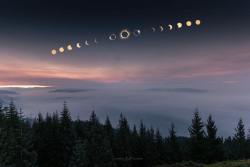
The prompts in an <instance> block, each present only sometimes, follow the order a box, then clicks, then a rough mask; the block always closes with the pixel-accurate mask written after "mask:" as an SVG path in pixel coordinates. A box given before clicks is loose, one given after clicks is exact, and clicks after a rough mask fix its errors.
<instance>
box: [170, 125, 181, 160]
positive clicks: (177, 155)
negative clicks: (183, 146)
mask: <svg viewBox="0 0 250 167" xmlns="http://www.w3.org/2000/svg"><path fill="white" fill-rule="evenodd" d="M168 144H169V153H170V154H169V155H170V163H175V162H180V161H181V159H182V155H181V150H180V146H179V143H178V141H177V136H176V131H175V126H174V124H173V123H171V127H170V129H169V138H168Z"/></svg>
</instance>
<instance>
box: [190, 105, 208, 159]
mask: <svg viewBox="0 0 250 167" xmlns="http://www.w3.org/2000/svg"><path fill="white" fill-rule="evenodd" d="M203 127H204V125H203V123H202V120H201V117H200V114H199V111H198V109H196V110H195V112H194V117H193V119H192V125H191V126H190V127H189V129H188V130H189V134H190V142H191V143H190V147H191V148H190V149H191V150H190V153H191V159H192V160H194V161H198V162H201V161H204V159H205V156H204V154H205V132H204V130H203Z"/></svg>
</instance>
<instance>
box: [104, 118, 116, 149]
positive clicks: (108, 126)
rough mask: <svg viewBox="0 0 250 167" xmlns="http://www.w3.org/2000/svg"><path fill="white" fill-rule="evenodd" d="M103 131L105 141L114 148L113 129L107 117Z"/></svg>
mask: <svg viewBox="0 0 250 167" xmlns="http://www.w3.org/2000/svg"><path fill="white" fill-rule="evenodd" d="M104 128H105V131H106V133H107V139H108V140H109V141H110V145H111V148H112V149H113V147H114V129H113V127H112V124H111V122H110V120H109V117H108V116H107V118H106V120H105V124H104Z"/></svg>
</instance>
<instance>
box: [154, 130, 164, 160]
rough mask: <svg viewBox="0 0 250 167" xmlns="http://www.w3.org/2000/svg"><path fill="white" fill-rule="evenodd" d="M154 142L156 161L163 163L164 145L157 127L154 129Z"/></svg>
mask: <svg viewBox="0 0 250 167" xmlns="http://www.w3.org/2000/svg"><path fill="white" fill-rule="evenodd" d="M155 144H156V159H157V161H156V163H157V164H163V163H164V161H165V156H166V152H165V147H164V140H163V137H162V135H161V133H160V130H159V129H157V130H156V134H155Z"/></svg>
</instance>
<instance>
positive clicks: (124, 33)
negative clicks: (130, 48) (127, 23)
mask: <svg viewBox="0 0 250 167" xmlns="http://www.w3.org/2000/svg"><path fill="white" fill-rule="evenodd" d="M129 37H130V31H129V30H128V29H124V30H122V31H121V32H120V39H128V38H129Z"/></svg>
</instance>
